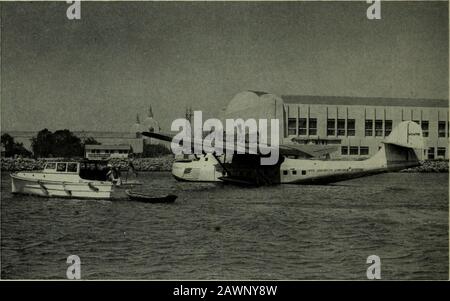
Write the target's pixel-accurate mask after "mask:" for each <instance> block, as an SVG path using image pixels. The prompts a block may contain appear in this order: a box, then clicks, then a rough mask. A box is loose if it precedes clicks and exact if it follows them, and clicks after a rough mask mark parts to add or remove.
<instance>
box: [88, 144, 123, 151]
mask: <svg viewBox="0 0 450 301" xmlns="http://www.w3.org/2000/svg"><path fill="white" fill-rule="evenodd" d="M85 149H113V150H116V149H117V150H119V149H121V150H129V149H130V146H129V145H128V144H117V145H108V144H87V145H85Z"/></svg>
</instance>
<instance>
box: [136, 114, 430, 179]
mask: <svg viewBox="0 0 450 301" xmlns="http://www.w3.org/2000/svg"><path fill="white" fill-rule="evenodd" d="M142 135H143V136H147V137H150V138H155V139H159V140H163V141H169V142H171V141H172V139H173V136H172V135H170V134H162V133H150V132H142ZM202 143H203V140H201V139H197V140H196V139H192V143H191V146H192V150H193V149H194V146H195V145H196V144H197V145H199V144H202ZM236 143H237V142H236ZM200 146H201V145H200ZM240 147H241V148H244V149H245V150H246V151H247V152H245V153H237V152H234V153H233V154H232V156H228V155H223V154H222V155H220V156H219V155H217V153H216V152H214V151H212V152H203V153H202V154H197V155H191V157H192V158H190V159H182V160H177V161H175V162H174V163H173V166H172V174H173V176H174V177H175V178H176V179H177V180H179V181H189V182H225V183H234V184H242V185H254V186H262V185H276V184H329V183H334V182H339V181H344V180H349V179H354V178H359V177H365V176H371V175H375V174H380V173H384V172H393V171H399V170H402V169H406V168H411V167H415V166H419V165H420V159H419V156H421V154H422V151H421V150H422V149H423V148H424V141H423V135H422V129H421V127H420V125H418V124H417V123H415V122H413V121H403V122H401V123H399V124H398V125H397V126H396V127H395V128H394V129H393V130H392V132H391V134H390V135H389V136H388V137H387V138H386V139H385V140H384V141H382V142H381V146H380V148H379V150H378V152H377V153H375V154H374V155H373V156H372V157H370V158H368V159H365V160H353V161H344V160H331V159H329V158H328V159H326V158H325V159H324V158H323V157H324V156H322V155H323V154H326V153H327V152H328V153H329V152H330V151H331V149H327V146H324V148H320V147H319V146H314V147H315V148H313V149H311V148H308V147H307V146H304V145H291V144H289V145H287V144H286V145H283V144H280V145H277V146H276V147H278V154H279V157H278V161H277V163H276V164H274V165H262V164H261V161H260V159H261V157H263V156H265V154H267V153H268V152H267V150H264V151H259V150H261V149H264V148H266V147H268V146H267V145H263V146H262V147H261V148H258V152H257V153H251V152H250V151H249V148H248V144H245V145H240ZM318 147H319V148H318ZM328 147H329V146H328ZM224 148H225V150H227V149H226V148H227V145H226V144H224ZM234 149H236V148H233V150H234ZM319 157H320V158H319ZM325 157H326V156H325Z"/></svg>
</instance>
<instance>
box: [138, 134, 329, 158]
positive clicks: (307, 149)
mask: <svg viewBox="0 0 450 301" xmlns="http://www.w3.org/2000/svg"><path fill="white" fill-rule="evenodd" d="M141 134H142V135H143V136H146V137H149V138H154V139H158V140H162V141H168V142H172V139H173V137H174V136H175V135H173V134H165V133H152V132H142V133H141ZM186 142H189V141H186ZM190 142H191V152H192V153H193V152H194V146H195V145H197V148H198V149H202V146H203V139H196V138H191V139H190ZM273 148H274V147H273V146H267V145H261V144H260V145H258V148H257V152H256V153H254V154H261V153H265V154H268V153H270V152H271V150H272V149H273ZM227 150H228V151H231V152H233V153H236V152H237V150H240V151H244V152H245V153H246V154H249V153H251V152H250V150H249V145H248V143H246V144H245V145H243V144H242V143H238V142H236V141H235V142H234V143H233V144H231V145H230V144H227V143H224V147H223V151H224V153H225V152H226V151H227ZM336 150H337V146H328V145H315V144H313V145H309V144H307V145H303V144H281V145H279V154H280V155H284V156H299V157H303V158H314V157H319V156H322V155H325V154H328V153H332V152H334V151H336Z"/></svg>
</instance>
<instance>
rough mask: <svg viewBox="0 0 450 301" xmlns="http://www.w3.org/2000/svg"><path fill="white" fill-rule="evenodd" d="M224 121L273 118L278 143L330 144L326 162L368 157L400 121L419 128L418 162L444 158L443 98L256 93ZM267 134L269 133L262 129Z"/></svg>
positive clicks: (233, 106)
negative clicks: (420, 148) (332, 149)
mask: <svg viewBox="0 0 450 301" xmlns="http://www.w3.org/2000/svg"><path fill="white" fill-rule="evenodd" d="M222 117H223V118H224V119H225V118H233V119H236V118H242V119H244V120H245V119H248V118H267V119H269V118H277V119H279V120H280V121H282V122H280V132H279V137H282V138H280V143H282V144H320V145H333V146H335V149H336V151H335V152H333V153H331V154H330V157H331V158H342V159H349V160H351V159H362V158H367V157H370V156H372V155H374V154H375V153H376V152H377V151H378V149H379V148H380V146H381V142H382V141H383V140H384V139H385V138H386V137H387V136H388V135H389V134H390V133H391V131H392V129H393V128H394V127H396V126H397V125H398V124H399V123H400V122H402V121H405V120H412V121H415V122H416V123H418V124H419V125H421V127H422V131H423V136H424V138H425V139H424V140H425V149H424V150H423V153H422V154H421V159H444V158H445V159H448V142H449V112H448V100H446V99H405V98H378V97H341V96H303V95H284V96H281V97H279V96H276V95H274V94H270V93H266V92H258V91H244V92H241V93H238V94H237V95H236V96H235V97H234V98H233V99H232V100H231V101H230V102H229V104H228V106H227V107H226V109H225V112H224V115H223V116H222ZM268 132H269V133H270V130H268Z"/></svg>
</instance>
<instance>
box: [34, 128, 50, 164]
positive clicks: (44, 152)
mask: <svg viewBox="0 0 450 301" xmlns="http://www.w3.org/2000/svg"><path fill="white" fill-rule="evenodd" d="M52 146H53V133H52V132H50V131H49V130H48V129H43V130H41V131H39V132H38V134H37V135H36V137H33V138H32V139H31V149H32V150H33V153H34V155H35V156H37V157H50V156H51V155H52Z"/></svg>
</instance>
